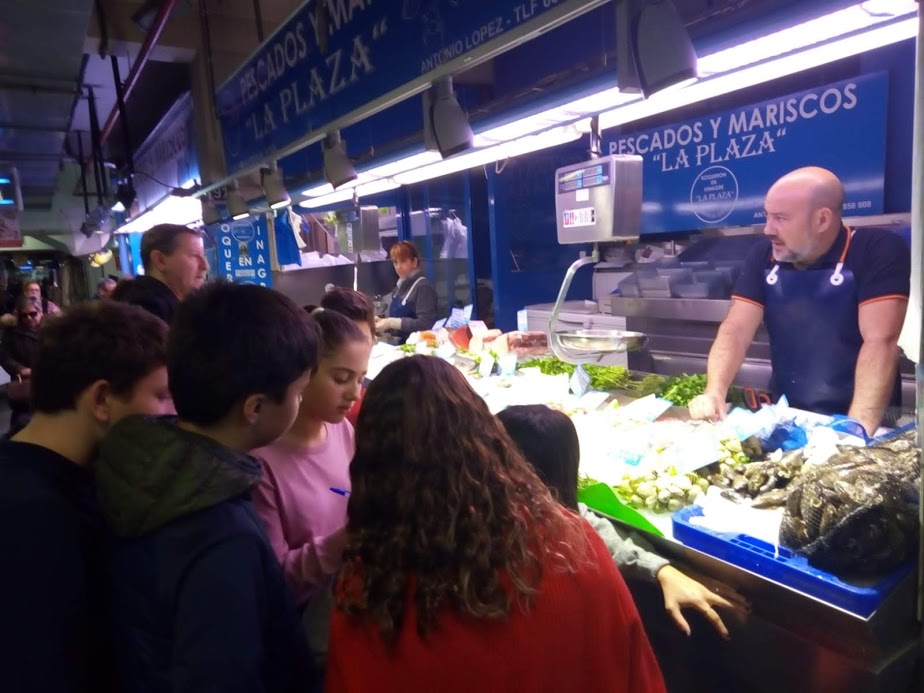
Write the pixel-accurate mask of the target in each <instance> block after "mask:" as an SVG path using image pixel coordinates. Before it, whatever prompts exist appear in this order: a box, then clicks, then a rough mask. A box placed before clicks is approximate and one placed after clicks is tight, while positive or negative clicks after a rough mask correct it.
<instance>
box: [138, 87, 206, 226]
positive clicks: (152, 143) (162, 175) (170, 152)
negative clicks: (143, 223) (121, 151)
mask: <svg viewBox="0 0 924 693" xmlns="http://www.w3.org/2000/svg"><path fill="white" fill-rule="evenodd" d="M134 168H135V178H134V187H135V192H136V193H137V195H138V204H139V210H140V211H139V213H140V212H143V211H144V210H147V209H150V208H151V207H153V206H154V205H156V204H157V203H158V202H160V201H161V200H162V199H164V198H165V197H166V196H167V195H168V194H169V193H170V190H171V189H172V188H179V187H181V186H183V185H185V184H187V183H188V182H189V181H190V180H193V179H197V178H199V163H198V156H197V152H196V138H195V135H194V132H193V106H192V99H191V98H190V95H189V93H186V94H184V95H183V96H181V97H180V98H179V99H177V101H176V103H175V104H173V106H172V107H171V108H170V110H169V111H167V114H166V115H165V116H164V117H163V118H162V119H161V121H160V122H159V123H158V124H157V127H156V128H154V131H153V132H152V133H151V135H150V136H149V137H148V138H147V139H146V140H145V142H144V144H142V145H141V146H140V147H139V148H138V151H137V152H136V153H135V156H134Z"/></svg>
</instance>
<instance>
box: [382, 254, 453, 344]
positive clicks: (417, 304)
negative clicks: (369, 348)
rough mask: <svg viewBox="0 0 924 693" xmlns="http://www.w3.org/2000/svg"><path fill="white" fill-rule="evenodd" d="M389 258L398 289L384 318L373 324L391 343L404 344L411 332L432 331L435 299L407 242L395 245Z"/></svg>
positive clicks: (434, 320) (418, 261) (435, 307)
mask: <svg viewBox="0 0 924 693" xmlns="http://www.w3.org/2000/svg"><path fill="white" fill-rule="evenodd" d="M388 254H389V257H391V261H392V263H393V264H394V266H395V272H396V273H397V274H398V285H397V286H396V287H395V290H394V292H393V293H392V297H391V303H389V305H388V317H386V318H380V319H379V320H378V321H377V322H376V324H375V327H376V330H378V331H379V332H389V333H391V335H392V338H393V340H395V341H399V342H401V343H403V342H405V341H406V340H407V338H408V337H409V336H410V335H411V333H412V332H422V331H423V330H430V329H433V324H434V323H435V322H436V319H437V318H436V316H437V303H438V296H437V294H436V289H435V288H434V287H433V285H432V284H431V283H430V280H429V279H427V275H426V273H425V272H424V271H423V268H422V267H421V266H420V253H419V252H418V250H417V246H416V245H414V244H413V243H411V242H410V241H401V242H400V243H395V245H393V246H392V247H391V250H390V251H389V253H388Z"/></svg>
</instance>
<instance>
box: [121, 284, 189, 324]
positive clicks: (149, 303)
mask: <svg viewBox="0 0 924 693" xmlns="http://www.w3.org/2000/svg"><path fill="white" fill-rule="evenodd" d="M112 299H113V300H114V301H121V302H122V303H130V304H132V305H134V306H141V307H142V308H144V309H145V310H146V311H148V312H149V313H153V314H154V315H156V316H157V317H159V318H160V319H161V320H163V321H164V322H165V323H167V324H168V325H169V324H170V323H171V322H172V321H173V314H174V313H175V312H176V307H177V305H178V304H179V302H180V300H179V299H178V298H177V297H176V294H175V293H173V289H171V288H170V287H169V286H167V285H166V284H164V283H163V282H162V281H160V280H159V279H155V278H154V277H149V276H147V275H141V276H140V277H135V278H134V279H129V280H127V281H122V282H119V283H118V285H117V286H116V288H115V291H113V292H112Z"/></svg>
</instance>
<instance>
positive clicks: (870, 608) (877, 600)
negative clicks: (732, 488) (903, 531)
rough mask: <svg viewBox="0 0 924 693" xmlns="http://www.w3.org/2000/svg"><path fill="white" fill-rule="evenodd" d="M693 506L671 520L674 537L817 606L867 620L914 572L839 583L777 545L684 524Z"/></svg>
mask: <svg viewBox="0 0 924 693" xmlns="http://www.w3.org/2000/svg"><path fill="white" fill-rule="evenodd" d="M702 514H703V510H702V508H700V507H699V506H696V505H694V506H690V507H688V508H683V509H681V510H678V511H677V512H676V513H674V515H673V517H672V522H673V527H674V538H675V539H676V540H677V541H679V542H681V543H683V544H684V545H685V546H689V547H690V548H692V549H697V550H698V551H702V552H703V553H707V554H709V555H710V556H715V557H716V558H719V559H721V560H723V561H725V562H727V563H731V564H732V565H736V566H738V567H739V568H744V569H745V570H749V571H751V572H752V573H757V574H758V575H762V576H764V577H766V578H769V579H770V580H773V581H775V582H779V583H780V584H783V585H786V586H788V587H791V588H792V589H795V590H798V591H799V592H803V593H805V594H807V595H809V596H812V597H815V598H817V599H820V600H821V601H823V602H826V603H828V604H832V605H834V606H837V607H840V608H841V609H844V610H845V611H849V612H850V613H852V614H856V615H857V616H862V617H863V618H868V617H869V616H870V615H871V614H872V613H873V612H874V611H875V610H876V609H877V607H878V606H879V604H881V603H882V600H883V599H885V598H886V596H888V595H889V594H890V593H891V592H892V591H893V590H894V589H895V588H896V587H897V586H898V584H899V583H900V582H901V581H902V580H903V579H904V578H905V577H906V576H907V575H908V574H909V573H910V572H911V571H912V570H914V561H911V562H909V563H908V564H907V565H904V566H902V567H901V568H899V569H897V570H895V571H894V572H892V573H890V574H889V575H886V576H885V577H881V578H874V579H871V580H866V581H862V582H860V581H858V582H844V581H843V580H840V579H839V578H837V577H835V576H834V575H831V574H830V573H826V572H824V571H821V570H818V569H816V568H813V567H812V566H810V565H809V563H808V559H807V558H805V557H804V556H800V555H798V554H796V553H794V552H792V551H790V550H789V549H787V548H785V547H783V546H781V547H780V549H779V553H778V554H775V552H774V547H773V546H772V545H771V544H768V543H766V542H764V541H760V540H759V539H755V538H754V537H749V536H747V535H746V534H718V533H716V532H712V531H710V530H708V529H705V528H704V527H698V526H696V525H692V524H690V519H691V518H693V517H698V516H702Z"/></svg>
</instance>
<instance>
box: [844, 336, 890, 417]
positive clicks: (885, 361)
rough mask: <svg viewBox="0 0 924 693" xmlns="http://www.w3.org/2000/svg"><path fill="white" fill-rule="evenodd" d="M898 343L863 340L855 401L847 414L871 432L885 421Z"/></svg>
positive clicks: (855, 382)
mask: <svg viewBox="0 0 924 693" xmlns="http://www.w3.org/2000/svg"><path fill="white" fill-rule="evenodd" d="M898 355H899V351H898V345H896V344H894V343H893V342H884V341H875V342H870V341H867V342H864V343H863V346H862V347H861V348H860V354H859V357H858V358H857V372H856V375H855V376H854V392H853V402H852V403H851V404H850V411H849V412H847V414H848V416H850V417H851V418H853V419H856V420H857V421H859V422H860V423H862V424H863V427H864V428H866V431H867V433H869V434H870V435H872V434H873V433H875V431H876V429H877V428H879V424H880V423H881V421H882V415H883V413H884V412H885V409H886V406H888V404H889V400H890V399H891V398H892V391H893V388H894V387H895V371H896V369H897V368H898Z"/></svg>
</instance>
